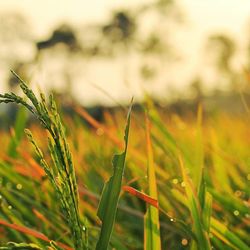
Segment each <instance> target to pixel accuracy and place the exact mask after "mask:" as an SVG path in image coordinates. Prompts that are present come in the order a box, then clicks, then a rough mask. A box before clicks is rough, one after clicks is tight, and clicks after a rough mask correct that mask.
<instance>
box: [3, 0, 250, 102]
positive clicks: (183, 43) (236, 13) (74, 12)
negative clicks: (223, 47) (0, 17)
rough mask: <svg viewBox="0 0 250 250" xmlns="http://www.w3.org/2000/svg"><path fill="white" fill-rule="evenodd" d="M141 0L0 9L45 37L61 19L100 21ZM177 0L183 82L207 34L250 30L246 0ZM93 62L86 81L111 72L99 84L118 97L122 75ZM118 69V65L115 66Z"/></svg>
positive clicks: (196, 64) (48, 0) (27, 2)
mask: <svg viewBox="0 0 250 250" xmlns="http://www.w3.org/2000/svg"><path fill="white" fill-rule="evenodd" d="M149 1H150V0H149ZM145 2H147V1H145ZM140 3H142V0H126V1H124V0H91V1H86V0H85V1H84V0H60V1H55V0H35V1H34V0H21V1H20V0H8V1H0V10H1V11H5V10H6V11H13V10H15V11H16V12H21V13H23V14H24V15H25V16H27V17H28V18H29V19H30V20H31V24H32V25H33V26H34V27H36V28H35V32H36V35H37V36H38V37H39V36H40V37H42V38H44V37H47V36H48V35H49V34H50V33H51V30H52V29H53V27H55V26H56V25H57V24H60V23H62V22H69V23H71V24H75V25H80V24H84V23H85V22H86V23H91V22H101V21H102V20H107V19H108V17H109V15H110V11H111V10H113V9H118V8H121V7H123V8H126V7H129V8H131V7H133V6H137V5H138V4H140ZM177 3H178V4H179V6H180V8H181V10H182V11H183V13H184V14H185V24H184V28H183V29H182V31H181V32H180V33H179V34H178V35H177V39H176V45H177V47H178V48H179V49H180V50H181V51H182V52H183V54H184V57H185V59H184V60H183V62H182V64H180V67H181V68H179V69H178V70H180V69H181V72H182V76H183V78H185V79H187V81H186V82H189V80H190V79H191V77H192V76H193V75H194V74H196V73H197V72H198V71H199V70H200V64H201V61H200V60H201V59H200V55H201V54H202V53H201V51H202V49H203V47H204V42H205V40H206V38H207V36H208V35H209V34H211V33H216V32H218V33H219V32H223V33H225V34H228V35H230V36H232V37H233V38H234V39H236V40H238V41H244V40H247V37H250V31H247V27H248V26H250V1H249V0H240V1H239V0H179V1H177ZM148 22H150V20H148ZM240 53H241V55H243V54H244V53H245V51H244V48H242V50H241V51H240V52H239V57H238V58H239V61H238V65H240V66H242V65H244V61H241V58H243V56H242V57H241V55H240ZM94 66H95V67H97V68H98V69H100V76H101V77H100V79H98V78H96V76H95V75H91V74H89V75H88V76H87V78H88V81H92V82H95V83H96V84H97V85H99V83H100V82H101V81H102V80H103V79H107V75H112V79H109V80H108V81H107V83H104V82H102V83H101V84H102V85H103V86H104V88H106V87H107V88H108V89H109V88H111V87H114V86H115V88H113V90H114V91H113V92H114V94H115V95H116V97H117V98H121V96H122V93H124V89H123V88H117V89H116V87H117V82H118V81H120V79H121V75H119V74H116V75H115V74H112V73H111V74H110V73H109V72H110V70H113V66H112V65H111V64H110V65H108V66H107V67H103V66H102V64H101V63H100V62H98V63H97V64H96V65H94ZM236 66H237V65H236ZM95 69H96V68H95ZM101 71H103V72H101ZM118 71H119V69H117V72H118ZM119 72H120V71H119ZM170 73H172V75H173V77H176V78H179V74H175V72H174V71H173V72H170ZM178 80H179V82H178ZM178 84H179V85H180V86H182V85H183V84H184V83H183V81H182V80H180V79H176V85H178ZM157 88H158V90H157ZM78 90H79V88H76V92H77V91H78ZM155 90H156V91H159V92H161V91H162V89H161V86H160V85H159V86H157V87H155ZM133 91H135V92H136V93H137V92H138V93H139V92H140V90H139V87H138V86H136V87H135V89H133V90H132V91H131V94H132V95H133V94H134V93H133Z"/></svg>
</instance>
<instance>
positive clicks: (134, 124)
mask: <svg viewBox="0 0 250 250" xmlns="http://www.w3.org/2000/svg"><path fill="white" fill-rule="evenodd" d="M19 80H20V81H21V83H20V87H21V88H22V90H23V92H24V93H25V95H26V98H27V99H25V98H22V97H20V96H17V95H16V94H14V93H10V94H5V95H0V102H2V103H9V102H12V103H19V104H21V105H22V106H24V107H25V108H26V109H28V110H29V111H30V112H32V113H33V114H34V115H35V117H36V118H37V119H38V120H39V121H40V123H41V124H42V126H43V127H44V128H45V130H44V128H42V129H41V127H40V126H39V125H38V124H32V125H31V127H30V130H31V131H32V133H33V134H34V138H36V139H34V138H33V135H32V134H31V132H30V130H28V129H27V130H25V133H26V134H27V136H28V139H29V141H30V142H31V144H32V145H33V148H34V149H35V152H36V154H35V155H33V153H34V152H33V151H32V150H31V149H30V147H29V145H30V143H29V142H27V140H25V138H22V132H21V130H22V127H23V126H24V124H23V123H22V122H20V120H19V122H17V127H16V128H15V129H16V131H19V132H18V133H20V134H19V135H20V137H19V138H20V139H19V143H18V144H16V146H15V150H17V149H18V154H17V155H16V158H14V157H13V156H12V155H10V154H9V147H8V145H11V140H12V138H9V135H8V133H6V132H4V131H0V135H1V138H3V141H4V142H6V143H3V148H2V151H1V154H0V177H1V178H0V225H1V226H0V245H1V248H0V249H48V250H51V249H53V250H59V249H60V250H61V249H65V250H71V249H73V247H74V249H76V250H77V249H87V248H88V249H94V248H95V247H96V249H98V250H99V249H112V248H113V249H119V250H120V249H122V250H123V249H124V250H128V249H131V250H139V249H143V247H144V248H145V249H154V248H157V249H160V247H161V248H162V249H181V250H182V249H199V250H200V249H202V250H203V249H211V248H215V249H226V250H228V249H229V250H231V249H249V247H248V246H249V244H250V241H249V195H250V191H249V180H250V176H249V169H248V166H249V163H250V162H249V147H250V144H249V140H248V139H247V138H248V137H247V135H248V132H249V131H248V130H249V128H248V124H246V120H245V117H244V118H240V117H238V118H235V117H229V116H226V115H223V114H222V113H221V114H220V116H218V117H217V116H211V117H209V116H206V119H204V121H202V115H201V109H199V112H198V119H197V118H196V115H195V117H189V118H188V119H183V118H182V117H179V116H178V115H176V114H167V115H166V114H163V113H161V110H160V109H159V110H158V109H156V108H154V107H153V105H151V107H150V110H149V120H148V124H147V123H146V131H147V136H145V128H144V126H143V122H141V121H143V117H144V114H143V116H142V114H140V112H137V113H136V116H138V117H137V119H136V121H131V125H130V111H129V114H128V120H127V126H126V130H125V149H124V146H123V142H122V141H121V140H120V139H119V136H117V134H116V131H123V130H122V129H121V124H122V122H123V116H124V115H123V114H121V113H120V112H119V111H118V112H114V114H113V116H108V115H107V116H105V117H106V118H105V119H106V120H105V122H104V123H103V124H101V125H100V123H98V122H97V121H94V120H93V118H92V125H93V126H94V128H95V129H92V128H89V127H87V126H86V125H84V124H83V123H81V122H79V120H77V119H75V117H73V119H72V118H71V117H65V118H66V119H67V122H66V123H65V124H66V127H68V128H70V133H66V131H68V130H66V129H65V128H64V126H63V125H62V121H61V119H60V117H59V115H58V111H57V107H56V104H55V101H54V100H53V97H50V99H49V101H48V102H46V100H45V97H44V96H43V95H40V99H38V98H37V97H36V96H35V95H34V93H33V92H32V90H31V89H29V88H28V87H27V85H26V84H25V83H24V82H23V81H22V80H21V79H19ZM62 114H63V113H62ZM85 116H86V114H85ZM88 119H89V118H88ZM89 121H90V119H89ZM117 121H119V122H117ZM149 125H150V126H149ZM129 128H130V129H129ZM149 128H150V129H149ZM128 132H129V133H130V136H129V145H130V150H129V151H128V152H127V146H128ZM45 137H48V143H46V142H47V141H45V140H44V138H45ZM107 138H108V140H107ZM68 143H69V144H70V145H71V146H70V149H71V151H70V149H69V145H68ZM6 145H7V146H6ZM18 145H19V146H18ZM38 145H39V146H38ZM116 147H118V148H119V149H122V150H124V151H123V153H121V154H120V155H117V156H115V157H114V159H113V172H112V173H111V174H110V172H111V171H112V169H111V168H110V164H109V162H110V159H111V156H112V155H113V152H114V150H117V148H116ZM10 153H11V152H10ZM72 154H74V158H75V159H76V162H77V163H78V164H77V166H76V167H75V166H74V165H73V159H72ZM125 158H126V171H125V172H124V168H125ZM180 166H181V168H180ZM180 169H181V170H182V171H180ZM145 173H147V177H145ZM110 175H111V177H110V178H109V176H110ZM76 177H77V180H78V181H77V182H76ZM107 179H109V181H108V182H107V183H106V185H105V188H104V189H103V194H102V196H101V197H100V196H99V193H100V192H101V189H102V183H103V181H104V180H107ZM122 182H123V183H126V184H125V185H126V186H127V187H128V186H131V188H133V190H135V189H137V190H138V193H137V196H131V195H130V194H127V193H125V192H124V190H125V189H124V188H122ZM144 190H146V191H148V194H149V197H152V198H153V199H154V200H157V204H158V205H159V206H158V210H157V208H156V207H152V206H151V205H149V204H148V203H147V204H145V200H143V199H138V197H140V195H143V193H144V194H145V192H144ZM78 193H79V194H80V195H79V194H78ZM98 203H99V209H98V216H99V219H101V222H102V225H101V227H100V220H99V219H98V218H97V216H96V212H97V206H98ZM59 204H60V206H59ZM151 208H152V209H151ZM145 211H147V213H146V216H145V218H147V220H146V223H145V225H144V226H143V222H144V215H145ZM62 215H64V216H62ZM155 225H157V230H155V228H156V227H155ZM159 228H160V230H159ZM144 231H145V232H146V233H145V235H147V236H146V238H145V239H149V241H148V242H145V241H144V243H143V235H144ZM99 232H100V233H99ZM153 235H154V236H156V235H157V237H155V238H154V239H153ZM151 236H152V237H151ZM51 240H53V241H51ZM13 241H15V242H16V243H9V244H8V245H7V242H13ZM159 241H160V242H159ZM22 242H32V244H24V243H22ZM97 242H98V243H97ZM96 243H97V245H96ZM34 244H35V245H34ZM160 245H161V246H160Z"/></svg>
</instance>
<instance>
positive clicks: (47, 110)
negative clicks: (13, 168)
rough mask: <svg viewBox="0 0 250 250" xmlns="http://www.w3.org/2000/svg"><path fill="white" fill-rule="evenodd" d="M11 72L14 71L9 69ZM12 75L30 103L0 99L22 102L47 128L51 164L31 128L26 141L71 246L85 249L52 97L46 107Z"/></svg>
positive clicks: (69, 164) (69, 165)
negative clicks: (57, 206)
mask: <svg viewBox="0 0 250 250" xmlns="http://www.w3.org/2000/svg"><path fill="white" fill-rule="evenodd" d="M13 74H15V73H14V72H13ZM15 75H16V74H15ZM16 77H17V78H18V79H19V80H20V87H21V89H22V90H23V93H24V94H25V95H26V97H27V98H28V99H29V100H30V101H31V103H32V104H33V106H31V105H29V104H28V103H27V102H26V101H25V100H24V99H23V98H21V97H19V96H17V95H15V94H13V93H12V94H5V95H1V96H0V98H1V99H0V102H5V103H8V102H13V103H20V104H22V105H23V106H24V107H26V108H27V109H28V110H30V111H31V112H32V113H33V114H35V116H36V117H37V118H38V119H39V120H40V121H41V123H42V125H43V126H44V127H45V128H46V129H47V130H48V132H49V134H50V136H49V137H48V143H49V149H50V153H51V157H52V161H53V167H52V166H49V165H48V164H47V162H46V160H45V159H44V156H43V153H42V151H41V150H40V148H39V147H38V145H37V143H36V142H35V140H34V139H33V136H32V134H31V132H30V131H29V130H26V134H27V136H28V138H29V140H30V142H31V143H32V144H33V145H34V148H35V150H36V153H37V156H38V157H39V160H40V164H41V165H42V166H43V168H44V171H45V172H46V174H47V176H48V178H49V180H50V182H51V183H52V185H53V187H54V190H55V191H56V194H57V196H58V198H59V201H60V203H61V206H62V211H63V213H64V216H65V218H66V219H67V223H68V226H69V228H70V231H71V234H72V238H73V241H74V246H75V248H76V249H87V234H86V231H87V230H86V225H82V222H81V221H80V215H79V207H78V188H77V183H76V177H75V170H74V166H73V161H72V156H71V153H70V149H69V145H68V143H67V141H66V137H65V131H64V127H63V125H62V122H61V119H60V117H59V115H58V112H57V107H56V103H55V101H54V99H53V97H52V96H50V100H49V107H48V106H47V104H46V100H45V97H44V95H43V94H41V95H40V97H41V101H39V100H38V99H37V98H36V96H35V94H34V93H33V91H32V90H31V89H29V88H28V86H27V85H26V84H25V82H24V81H23V80H22V79H20V78H19V77H18V76H17V75H16Z"/></svg>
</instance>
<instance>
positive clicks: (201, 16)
mask: <svg viewBox="0 0 250 250" xmlns="http://www.w3.org/2000/svg"><path fill="white" fill-rule="evenodd" d="M141 2H142V0H126V1H124V0H106V1H105V0H91V1H86V0H85V1H83V0H60V1H55V0H36V1H34V0H22V1H20V0H8V1H0V9H1V10H5V9H6V10H10V11H13V10H16V11H21V12H23V13H25V14H27V16H30V17H31V18H32V20H33V22H34V24H36V25H37V26H38V29H39V31H40V32H46V30H47V29H48V27H50V26H51V25H52V24H55V23H58V22H60V21H64V20H68V21H70V22H73V23H82V22H84V21H92V20H100V19H102V18H105V17H106V16H107V15H108V14H109V12H110V10H112V9H114V8H118V7H120V6H123V7H131V6H136V5H137V4H139V3H141ZM145 2H146V1H145ZM177 2H179V5H180V6H183V9H184V11H185V12H186V13H187V16H188V19H190V21H191V22H192V25H194V26H195V27H196V28H197V29H198V30H204V31H206V30H207V29H212V28H216V27H217V29H226V30H229V31H232V30H233V31H236V32H237V31H238V32H239V31H240V30H241V27H242V25H243V23H244V22H246V20H248V19H249V16H250V1H249V0H240V1H238V0H182V1H177Z"/></svg>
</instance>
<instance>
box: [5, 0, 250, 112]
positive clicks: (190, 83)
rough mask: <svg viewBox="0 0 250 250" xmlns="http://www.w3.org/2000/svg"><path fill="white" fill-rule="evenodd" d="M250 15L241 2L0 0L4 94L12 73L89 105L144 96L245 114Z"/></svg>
mask: <svg viewBox="0 0 250 250" xmlns="http://www.w3.org/2000/svg"><path fill="white" fill-rule="evenodd" d="M249 11H250V2H249V1H247V0H242V1H240V2H239V1H236V0H220V1H215V0H210V1H196V0H182V1H177V0H176V1H174V0H154V1H152V0H133V1H132V0H127V1H122V0H105V1H101V0H92V1H81V0H61V1H60V3H59V2H58V1H51V0H43V1H40V0H37V1H33V0H22V1H19V0H8V1H1V2H0V32H1V36H0V92H1V93H2V92H5V91H9V90H12V91H17V90H16V85H17V80H16V79H15V78H14V77H13V76H12V75H11V73H10V69H13V70H14V71H15V72H17V73H18V74H19V75H20V76H21V77H22V78H23V79H25V81H27V82H28V83H29V84H30V85H32V87H33V86H34V88H35V89H42V90H43V91H48V90H49V91H53V92H54V93H57V94H58V95H59V96H60V97H61V100H62V101H64V100H65V101H66V100H68V99H70V100H72V99H74V100H75V101H77V102H78V103H80V104H81V105H85V106H103V105H104V106H117V105H118V103H119V104H127V103H128V102H129V101H130V99H131V97H132V96H133V97H134V99H135V102H141V101H142V100H143V99H144V97H145V95H149V96H151V97H152V98H153V99H154V100H155V101H156V102H157V103H158V104H159V105H160V106H163V107H164V106H166V105H168V106H169V105H172V106H174V107H176V109H183V108H184V107H187V105H188V107H192V106H193V105H195V104H197V103H198V102H202V103H203V106H204V109H206V110H214V109H218V108H221V109H223V110H226V111H228V112H235V113H242V112H245V111H247V105H246V103H247V101H248V99H249V86H250V85H249V83H248V69H249V66H250V12H249ZM3 106H4V105H3ZM3 108H4V107H3Z"/></svg>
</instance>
